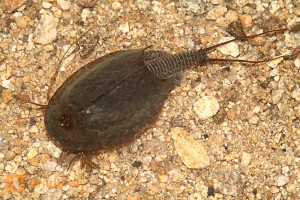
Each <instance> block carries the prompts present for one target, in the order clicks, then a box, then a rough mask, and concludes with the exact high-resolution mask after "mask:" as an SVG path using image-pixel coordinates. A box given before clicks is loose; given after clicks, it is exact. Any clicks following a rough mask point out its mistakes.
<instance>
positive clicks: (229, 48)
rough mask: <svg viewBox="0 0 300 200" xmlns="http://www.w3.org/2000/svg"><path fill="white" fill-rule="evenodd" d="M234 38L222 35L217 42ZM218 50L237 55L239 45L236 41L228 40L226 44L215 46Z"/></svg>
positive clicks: (238, 53)
mask: <svg viewBox="0 0 300 200" xmlns="http://www.w3.org/2000/svg"><path fill="white" fill-rule="evenodd" d="M232 39H234V38H233V37H224V38H222V39H221V40H219V43H221V42H226V41H228V40H232ZM217 50H218V51H220V52H221V53H222V54H225V55H229V56H233V57H237V56H238V55H240V50H239V46H238V45H237V43H236V42H230V43H228V44H226V45H223V46H220V47H218V48H217Z"/></svg>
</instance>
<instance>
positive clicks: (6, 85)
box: [1, 80, 10, 89]
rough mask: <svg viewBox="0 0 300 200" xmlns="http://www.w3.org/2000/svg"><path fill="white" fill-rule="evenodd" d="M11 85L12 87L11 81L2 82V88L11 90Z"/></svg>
mask: <svg viewBox="0 0 300 200" xmlns="http://www.w3.org/2000/svg"><path fill="white" fill-rule="evenodd" d="M9 85H10V80H4V81H2V83H1V86H2V87H4V88H6V89H8V88H9Z"/></svg>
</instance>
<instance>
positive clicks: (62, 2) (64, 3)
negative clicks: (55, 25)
mask: <svg viewBox="0 0 300 200" xmlns="http://www.w3.org/2000/svg"><path fill="white" fill-rule="evenodd" d="M57 4H58V5H59V6H60V7H61V8H62V9H63V10H68V9H69V8H70V7H71V2H70V1H68V0H57Z"/></svg>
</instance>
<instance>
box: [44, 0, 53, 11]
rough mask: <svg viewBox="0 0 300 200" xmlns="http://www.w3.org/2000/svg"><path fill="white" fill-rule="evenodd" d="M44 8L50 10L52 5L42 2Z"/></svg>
mask: <svg viewBox="0 0 300 200" xmlns="http://www.w3.org/2000/svg"><path fill="white" fill-rule="evenodd" d="M42 6H43V8H46V9H48V8H50V7H51V6H52V3H50V2H46V1H43V2H42Z"/></svg>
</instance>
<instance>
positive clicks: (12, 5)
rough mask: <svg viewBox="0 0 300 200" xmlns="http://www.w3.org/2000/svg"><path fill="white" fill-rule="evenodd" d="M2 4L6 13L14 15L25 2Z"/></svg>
mask: <svg viewBox="0 0 300 200" xmlns="http://www.w3.org/2000/svg"><path fill="white" fill-rule="evenodd" d="M1 3H2V9H3V11H4V12H6V13H12V12H13V11H14V10H16V9H17V8H19V7H20V6H22V5H23V4H24V0H1Z"/></svg>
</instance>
